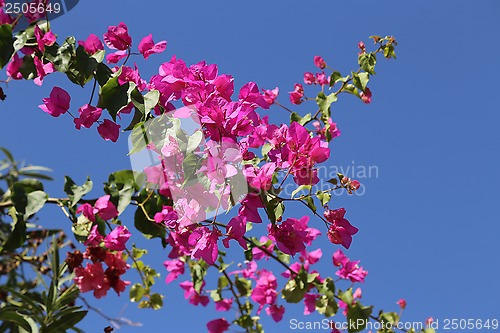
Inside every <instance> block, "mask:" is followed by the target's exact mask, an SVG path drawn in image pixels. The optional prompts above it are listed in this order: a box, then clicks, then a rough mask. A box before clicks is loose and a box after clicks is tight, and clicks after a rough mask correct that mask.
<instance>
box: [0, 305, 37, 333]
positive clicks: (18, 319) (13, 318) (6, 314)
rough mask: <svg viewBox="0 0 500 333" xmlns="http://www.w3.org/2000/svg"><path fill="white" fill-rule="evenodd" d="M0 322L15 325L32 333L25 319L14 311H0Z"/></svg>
mask: <svg viewBox="0 0 500 333" xmlns="http://www.w3.org/2000/svg"><path fill="white" fill-rule="evenodd" d="M0 320H1V321H8V322H11V323H15V324H17V325H19V326H21V327H22V328H23V329H24V330H26V331H27V332H30V333H32V330H31V325H30V324H29V322H28V321H27V320H26V319H25V317H24V316H23V315H21V314H19V313H18V312H17V311H14V310H3V311H0Z"/></svg>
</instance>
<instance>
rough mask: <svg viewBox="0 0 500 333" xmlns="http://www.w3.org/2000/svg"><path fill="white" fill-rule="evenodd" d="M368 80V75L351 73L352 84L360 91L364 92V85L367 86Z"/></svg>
mask: <svg viewBox="0 0 500 333" xmlns="http://www.w3.org/2000/svg"><path fill="white" fill-rule="evenodd" d="M369 80H370V74H368V73H359V74H356V73H353V74H352V82H353V83H354V85H355V86H356V88H358V89H359V90H361V91H365V89H366V85H367V84H368V81H369Z"/></svg>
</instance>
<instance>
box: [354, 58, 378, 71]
mask: <svg viewBox="0 0 500 333" xmlns="http://www.w3.org/2000/svg"><path fill="white" fill-rule="evenodd" d="M376 63H377V56H376V55H375V53H363V54H360V55H359V57H358V64H359V66H360V67H361V69H362V70H364V71H365V72H367V73H369V74H372V75H373V74H375V64H376Z"/></svg>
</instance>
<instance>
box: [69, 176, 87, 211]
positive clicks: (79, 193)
mask: <svg viewBox="0 0 500 333" xmlns="http://www.w3.org/2000/svg"><path fill="white" fill-rule="evenodd" d="M92 187H93V183H92V181H91V180H90V178H87V180H86V181H85V183H83V185H81V186H78V185H76V184H75V182H74V181H73V179H71V178H70V177H69V176H64V192H65V193H66V194H67V195H68V198H69V199H70V204H71V206H70V207H73V206H75V205H76V204H77V203H78V201H80V199H81V198H82V197H83V196H84V195H85V194H87V193H89V192H90V191H91V190H92Z"/></svg>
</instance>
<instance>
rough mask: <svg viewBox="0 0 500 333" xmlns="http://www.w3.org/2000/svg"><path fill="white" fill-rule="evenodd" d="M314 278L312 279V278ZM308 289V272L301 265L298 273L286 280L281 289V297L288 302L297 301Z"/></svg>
mask: <svg viewBox="0 0 500 333" xmlns="http://www.w3.org/2000/svg"><path fill="white" fill-rule="evenodd" d="M313 280H314V279H313ZM308 290H309V283H308V274H307V272H306V271H305V270H304V268H303V267H302V268H301V270H300V272H299V274H297V275H296V276H295V277H294V278H293V279H292V280H290V281H288V283H287V284H286V286H285V288H284V289H283V298H284V299H285V300H286V301H287V302H288V303H299V302H300V301H302V300H303V299H304V295H305V294H306V293H307V291H308Z"/></svg>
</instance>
